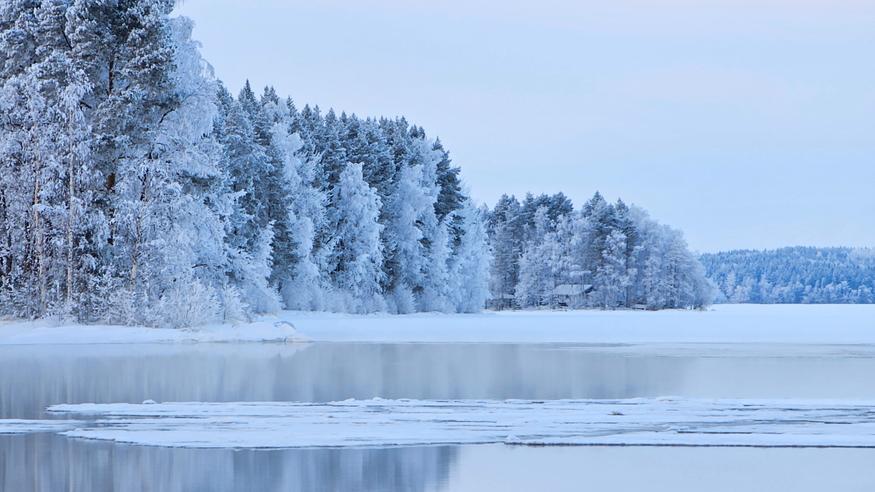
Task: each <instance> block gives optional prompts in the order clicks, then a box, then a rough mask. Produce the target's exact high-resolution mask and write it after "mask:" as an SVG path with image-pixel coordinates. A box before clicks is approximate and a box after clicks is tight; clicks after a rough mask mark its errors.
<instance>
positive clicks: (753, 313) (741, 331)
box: [0, 304, 875, 345]
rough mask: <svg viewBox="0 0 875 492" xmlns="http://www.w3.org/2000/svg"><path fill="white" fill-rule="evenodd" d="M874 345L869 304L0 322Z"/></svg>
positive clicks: (39, 337)
mask: <svg viewBox="0 0 875 492" xmlns="http://www.w3.org/2000/svg"><path fill="white" fill-rule="evenodd" d="M307 340H313V341H331V342H386V343H392V342H396V343H397V342H412V343H415V342H438V343H453V342H458V343H591V344H613V343H619V344H654V343H665V344H675V345H677V344H684V343H690V344H731V343H751V344H753V343H758V344H764V343H781V344H797V345H811V344H830V345H845V344H848V345H850V344H867V345H875V304H857V305H852V304H844V305H824V304H818V305H754V304H735V305H732V304H721V305H717V306H714V307H713V308H711V309H709V310H706V311H686V310H666V311H657V312H649V311H598V310H588V311H504V312H484V313H480V314H441V313H418V314H410V315H391V314H372V315H352V314H339V313H322V312H300V311H284V312H282V313H280V314H279V315H277V316H264V317H262V318H260V319H259V320H258V321H255V322H252V323H243V324H238V325H222V324H215V325H208V326H202V327H198V328H196V329H190V330H172V329H161V328H145V327H132V326H107V325H58V324H57V323H55V324H52V323H51V322H49V321H46V320H43V321H35V322H9V321H6V322H2V321H0V345H22V344H113V343H116V344H117V343H185V342H300V341H307Z"/></svg>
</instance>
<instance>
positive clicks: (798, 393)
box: [0, 343, 875, 492]
mask: <svg viewBox="0 0 875 492" xmlns="http://www.w3.org/2000/svg"><path fill="white" fill-rule="evenodd" d="M849 351H851V352H849ZM873 373H875V349H873V348H871V347H868V348H867V347H863V346H859V347H856V348H842V347H838V348H836V347H833V348H828V347H827V348H818V347H814V348H812V347H807V348H802V349H800V348H799V347H796V348H792V347H781V346H777V347H756V348H755V349H752V348H751V347H745V348H743V349H739V348H738V347H731V346H726V347H719V346H709V347H666V346H644V347H642V346H580V345H546V344H542V345H518V344H354V343H314V344H310V345H282V344H276V345H272V344H245V345H234V344H216V345H142V346H120V345H118V346H112V345H107V346H48V347H47V346H43V347H39V346H21V347H0V418H45V415H44V409H45V408H46V407H47V406H49V405H52V404H56V403H85V402H95V403H112V402H132V403H139V402H142V401H143V400H146V399H153V400H156V401H332V400H343V399H346V398H372V397H375V396H379V397H382V398H422V399H432V398H490V399H506V398H525V399H559V398H631V397H648V396H651V397H652V396H662V395H677V396H689V397H717V398H720V397H723V398H732V397H738V398H838V399H841V398H851V399H873V398H875V378H871V376H870V375H871V374H873ZM471 449H472V448H448V447H428V448H396V449H365V450H362V449H358V450H353V449H342V450H339V449H336V450H325V449H323V450H288V451H232V450H186V449H165V448H149V447H137V446H125V445H113V444H110V443H97V442H84V441H76V440H70V439H66V438H63V437H60V436H56V435H51V434H36V435H28V436H0V490H4V491H5V490H9V491H15V492H18V491H40V492H41V491H47V492H48V491H51V492H54V491H58V490H67V491H88V492H92V491H96V492H102V491H125V492H127V491H138V490H144V491H145V490H149V491H172V492H173V491H186V492H188V491H199V490H203V491H230V490H241V491H250V490H251V491H272V490H327V491H331V490H410V491H424V490H444V489H445V488H448V489H449V490H455V489H459V488H461V489H465V486H466V485H465V484H468V485H470V484H472V483H473V484H474V485H473V488H471V487H469V488H468V489H467V490H481V489H482V488H478V486H477V485H476V484H477V483H478V482H477V477H479V476H480V475H479V474H480V471H479V469H474V470H472V469H471V467H470V466H469V465H470V463H472V461H471V460H473V459H474V458H472V457H471V456H477V454H472V453H471ZM478 449H479V448H478ZM490 449H492V448H490ZM497 452H498V453H499V454H500V456H498V457H497V458H495V460H494V461H488V460H487V462H486V463H485V464H483V463H481V464H480V465H478V466H487V465H489V466H492V467H493V468H495V467H498V468H501V467H504V466H513V465H506V463H508V461H507V456H505V455H504V453H506V452H508V453H513V452H515V451H510V450H502V451H497ZM636 452H637V451H635V452H632V451H630V452H629V454H634V453H636ZM532 453H534V454H532V455H531V456H532V457H533V460H530V459H528V458H527V459H526V460H525V463H535V462H536V461H537V459H539V458H538V457H542V458H543V457H547V456H550V453H548V452H545V451H542V450H534V451H532ZM526 454H528V451H527V452H526ZM572 454H573V455H574V456H575V458H572V461H573V460H577V459H585V458H586V456H585V455H586V452H584V451H574V452H572ZM517 455H518V454H517ZM517 455H515V456H517ZM626 455H627V454H623V456H626ZM657 455H658V456H662V455H663V454H662V453H657ZM716 455H717V454H713V453H712V454H710V456H716ZM742 456H743V457H746V456H748V455H742ZM781 456H784V455H781ZM864 456H865V458H866V459H868V458H869V457H870V455H869V454H865V455H864ZM547 459H548V460H549V458H547ZM642 459H644V458H642ZM649 459H650V458H646V459H644V462H647V460H649ZM745 459H746V458H745ZM490 464H491V465H490ZM630 466H631V467H632V468H634V467H635V466H637V465H635V464H633V465H630ZM715 466H716V465H715ZM520 467H521V468H520V469H522V470H525V473H526V474H530V475H531V476H533V477H537V480H536V481H537V482H538V483H546V482H545V480H548V479H549V478H550V476H548V475H549V474H550V473H552V472H550V471H549V467H546V466H542V465H537V464H533V465H531V466H528V465H520ZM717 467H718V468H719V466H717ZM466 470H467V471H466ZM460 473H461V476H463V477H468V479H466V480H463V481H462V482H458V483H457V482H452V479H453V477H454V476H456V475H459V474H460ZM496 473H504V472H500V471H496ZM566 473H567V474H566V475H564V476H562V477H563V483H567V484H574V483H576V480H577V475H576V474H577V473H578V469H577V468H576V467H574V466H571V467H569V470H568V471H567V472H566ZM842 473H844V472H842ZM545 474H547V475H545ZM448 476H449V477H450V482H451V483H450V485H447V484H446V482H447V477H448ZM526 476H529V475H526ZM548 481H549V480H548Z"/></svg>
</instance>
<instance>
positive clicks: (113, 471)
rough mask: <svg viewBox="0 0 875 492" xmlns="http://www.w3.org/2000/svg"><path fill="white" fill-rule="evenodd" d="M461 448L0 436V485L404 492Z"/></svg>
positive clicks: (104, 490)
mask: <svg viewBox="0 0 875 492" xmlns="http://www.w3.org/2000/svg"><path fill="white" fill-rule="evenodd" d="M457 454H458V448H451V447H423V448H390V449H344V450H340V449H313V450H285V451H251V450H249V451H247V450H241V451H233V450H192V449H173V448H156V447H140V446H124V445H113V444H107V443H99V442H87V441H79V440H75V439H66V438H63V437H60V436H56V435H51V434H31V435H28V436H14V437H12V436H0V490H4V491H16V492H28V491H29V492H57V491H62V490H67V491H83V492H84V491H88V492H115V491H118V492H136V491H161V492H193V491H205V492H206V491H209V492H224V491H258V492H262V491H265V492H269V491H353V490H355V491H385V490H397V491H409V492H419V491H425V490H434V489H436V488H437V487H439V486H440V484H444V483H446V481H447V477H448V475H449V471H450V467H451V466H452V464H453V461H454V459H455V457H456V455H457Z"/></svg>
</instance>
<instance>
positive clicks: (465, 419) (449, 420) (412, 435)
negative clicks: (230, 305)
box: [49, 398, 875, 448]
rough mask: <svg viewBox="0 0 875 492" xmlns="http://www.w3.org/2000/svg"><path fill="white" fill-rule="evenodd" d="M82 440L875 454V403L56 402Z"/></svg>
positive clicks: (230, 445)
mask: <svg viewBox="0 0 875 492" xmlns="http://www.w3.org/2000/svg"><path fill="white" fill-rule="evenodd" d="M49 411H50V412H53V413H62V414H80V415H81V414H85V415H92V416H96V417H97V418H98V420H97V422H96V425H95V426H93V427H84V428H77V429H73V430H67V431H64V432H62V434H63V435H66V436H70V437H77V438H86V439H97V440H110V441H117V442H123V443H132V444H141V445H153V446H172V447H194V448H301V447H305V448H308V447H386V446H420V445H448V444H486V443H507V444H514V445H520V444H523V445H525V444H528V445H589V446H594V445H604V446H610V445H626V446H754V447H800V446H804V447H810V446H815V447H875V401H865V402H845V401H818V400H809V401H800V400H700V399H675V398H651V399H644V398H637V399H627V400H546V401H541V400H505V401H499V400H382V399H373V400H345V401H340V402H332V403H271V402H250V403H200V402H192V403H159V404H150V405H136V404H126V403H120V404H78V405H54V406H52V407H49Z"/></svg>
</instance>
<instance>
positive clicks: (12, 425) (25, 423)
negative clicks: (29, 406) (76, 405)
mask: <svg viewBox="0 0 875 492" xmlns="http://www.w3.org/2000/svg"><path fill="white" fill-rule="evenodd" d="M81 424H82V423H81V422H79V421H76V420H25V419H4V420H0V435H4V434H5V435H8V434H31V433H35V432H60V431H64V430H69V429H73V428H75V427H78V426H80V425H81Z"/></svg>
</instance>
